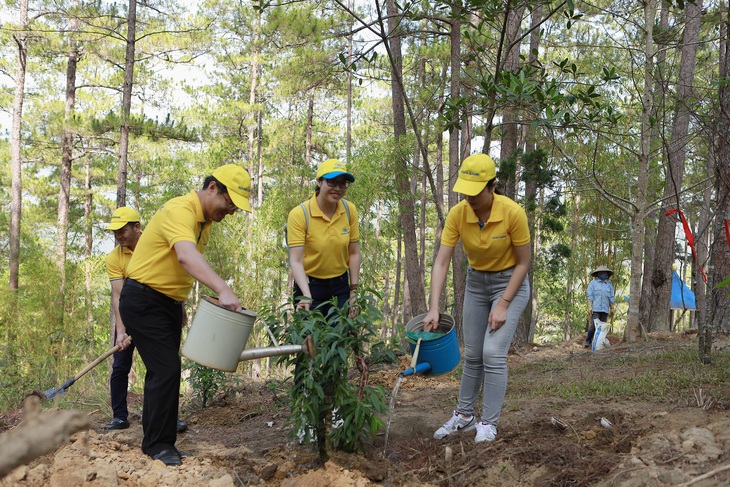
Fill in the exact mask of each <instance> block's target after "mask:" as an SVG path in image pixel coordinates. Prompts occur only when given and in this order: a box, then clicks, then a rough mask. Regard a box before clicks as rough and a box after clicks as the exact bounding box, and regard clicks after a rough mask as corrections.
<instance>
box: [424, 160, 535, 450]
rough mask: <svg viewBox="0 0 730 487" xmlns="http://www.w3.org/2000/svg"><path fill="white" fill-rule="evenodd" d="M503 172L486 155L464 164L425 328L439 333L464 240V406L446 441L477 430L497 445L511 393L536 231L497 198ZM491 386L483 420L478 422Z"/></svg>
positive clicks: (446, 429) (447, 427)
mask: <svg viewBox="0 0 730 487" xmlns="http://www.w3.org/2000/svg"><path fill="white" fill-rule="evenodd" d="M496 177H497V171H496V168H495V166H494V161H493V160H492V159H491V158H490V157H489V156H488V155H486V154H474V155H472V156H469V157H467V158H466V159H464V161H462V163H461V166H460V167H459V177H458V180H457V181H456V184H454V191H455V192H457V193H462V194H464V195H466V199H465V200H464V201H462V202H461V203H459V204H457V205H456V206H454V207H453V208H451V210H449V213H448V215H447V217H446V224H445V226H444V230H443V233H442V234H441V247H440V248H439V251H438V254H437V255H436V260H435V261H434V264H433V269H432V271H431V297H430V303H429V311H428V314H427V315H426V317H425V318H424V319H423V323H424V330H425V331H430V330H433V329H436V328H437V327H438V322H439V298H440V296H441V291H442V290H443V287H444V283H445V281H446V275H447V274H448V270H449V262H450V261H451V257H452V255H453V253H454V247H455V246H456V244H457V243H458V241H459V239H461V242H462V245H463V247H464V251H465V252H466V255H467V257H468V259H469V268H468V270H467V276H466V293H465V295H464V316H463V330H462V331H463V334H464V371H463V373H462V376H461V388H460V390H459V403H458V405H457V407H456V409H455V410H454V412H453V415H452V416H451V418H450V419H449V420H448V421H447V422H446V423H445V424H444V425H443V426H442V427H440V428H439V429H438V430H436V432H435V433H434V435H433V436H434V438H436V439H440V438H444V437H446V436H447V435H450V434H452V433H456V432H458V431H468V430H471V429H474V428H475V427H476V437H475V441H476V442H477V443H480V442H483V441H494V439H495V438H496V436H497V423H498V421H499V415H500V413H501V411H502V404H503V402H504V396H505V392H506V390H507V353H508V351H509V347H510V344H511V343H512V338H513V337H514V334H515V330H516V329H517V323H518V321H519V318H520V316H521V315H522V312H523V311H524V310H525V308H526V307H527V304H528V303H529V300H530V285H529V282H528V280H527V272H528V270H529V268H530V260H531V250H530V230H529V228H528V226H527V215H526V213H525V210H524V209H523V208H522V207H521V206H520V205H518V204H517V203H515V202H514V201H512V200H511V199H509V198H507V197H506V196H503V195H500V194H496V193H495V183H496ZM482 387H483V388H484V391H483V404H482V411H481V419H480V420H479V421H477V418H476V416H475V411H474V409H475V403H476V400H477V397H478V395H479V389H480V388H482Z"/></svg>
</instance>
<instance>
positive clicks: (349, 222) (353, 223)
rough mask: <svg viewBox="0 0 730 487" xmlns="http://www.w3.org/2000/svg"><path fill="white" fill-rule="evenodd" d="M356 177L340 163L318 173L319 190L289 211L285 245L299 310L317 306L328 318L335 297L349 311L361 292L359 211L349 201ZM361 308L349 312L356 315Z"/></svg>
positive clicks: (332, 162)
mask: <svg viewBox="0 0 730 487" xmlns="http://www.w3.org/2000/svg"><path fill="white" fill-rule="evenodd" d="M354 181H355V176H353V175H352V174H350V173H349V172H347V166H345V164H343V163H342V162H340V161H339V160H337V159H327V160H326V161H324V162H323V163H322V164H320V166H319V168H318V169H317V189H316V191H315V193H314V196H312V197H311V198H310V199H309V200H307V201H304V202H303V203H301V204H300V205H298V206H296V207H295V208H294V209H292V210H291V211H290V212H289V218H288V221H287V242H288V245H289V265H290V267H291V271H292V275H293V277H294V297H295V299H296V300H297V304H296V309H307V310H309V309H316V308H318V307H319V309H320V311H321V312H322V314H323V315H325V316H327V313H328V311H329V308H330V305H329V304H327V303H328V302H329V301H331V300H332V298H337V306H338V307H339V308H344V307H345V306H347V304H348V302H349V300H350V297H351V296H353V295H354V294H356V293H357V286H358V281H359V276H360V243H359V240H360V230H359V227H358V224H357V208H356V207H355V205H353V204H352V203H351V202H349V201H345V200H344V198H345V193H346V192H347V188H348V187H349V186H350V183H352V182H354ZM356 313H357V309H356V308H355V307H352V308H351V309H350V316H355V314H356Z"/></svg>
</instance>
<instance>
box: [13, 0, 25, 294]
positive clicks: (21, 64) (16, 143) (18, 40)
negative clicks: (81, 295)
mask: <svg viewBox="0 0 730 487" xmlns="http://www.w3.org/2000/svg"><path fill="white" fill-rule="evenodd" d="M20 26H21V30H20V31H19V32H18V33H17V34H15V35H14V36H13V40H15V44H16V45H17V46H18V67H17V69H16V71H15V95H14V97H13V128H12V132H11V135H10V167H11V183H10V185H11V190H10V193H11V201H10V241H9V247H10V249H9V266H10V269H9V270H10V282H9V284H10V290H11V291H17V290H18V280H19V277H18V275H19V271H20V216H21V213H22V208H23V182H22V177H21V176H22V170H21V164H20V145H21V142H22V139H21V134H20V130H21V126H22V124H23V100H24V97H25V62H26V59H27V56H28V45H27V41H28V34H27V30H26V29H27V28H28V0H20Z"/></svg>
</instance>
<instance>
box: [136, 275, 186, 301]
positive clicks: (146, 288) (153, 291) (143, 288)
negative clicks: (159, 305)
mask: <svg viewBox="0 0 730 487" xmlns="http://www.w3.org/2000/svg"><path fill="white" fill-rule="evenodd" d="M124 285H125V286H129V287H133V288H135V289H139V290H141V291H142V292H145V293H149V294H154V295H155V296H157V297H159V298H163V299H165V300H167V301H169V302H170V303H172V304H183V303H184V302H185V301H177V300H175V299H172V298H171V297H170V296H168V295H167V294H164V293H161V292H160V291H158V290H157V289H152V288H151V287H149V286H148V285H146V284H142V283H141V282H139V281H135V280H134V279H131V278H129V277H128V278H127V279H125V280H124Z"/></svg>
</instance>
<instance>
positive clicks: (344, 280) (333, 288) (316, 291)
mask: <svg viewBox="0 0 730 487" xmlns="http://www.w3.org/2000/svg"><path fill="white" fill-rule="evenodd" d="M307 279H308V281H309V291H310V292H311V293H312V304H310V305H309V309H310V310H315V309H319V310H320V311H321V312H322V314H323V315H324V316H325V317H327V313H328V312H329V310H330V308H331V307H332V304H331V303H329V302H328V301H330V300H332V298H337V307H338V308H344V307H345V306H347V301H348V300H349V299H350V276H349V274H348V273H347V272H345V273H344V274H342V275H341V276H338V277H333V278H331V279H317V278H316V277H309V276H307ZM300 296H303V294H302V290H301V289H299V286H297V284H296V283H294V298H295V300H296V298H298V297H300Z"/></svg>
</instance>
